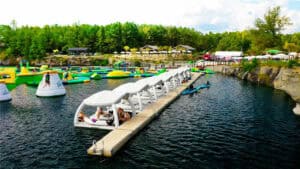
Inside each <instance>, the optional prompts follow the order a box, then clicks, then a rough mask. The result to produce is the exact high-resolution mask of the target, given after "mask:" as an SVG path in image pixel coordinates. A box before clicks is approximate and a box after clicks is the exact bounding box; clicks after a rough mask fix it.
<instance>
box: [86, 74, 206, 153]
mask: <svg viewBox="0 0 300 169" xmlns="http://www.w3.org/2000/svg"><path fill="white" fill-rule="evenodd" d="M200 76H201V74H200V73H192V79H191V80H189V81H188V82H187V83H184V84H182V85H181V86H179V87H177V88H176V89H174V90H172V91H170V92H169V93H167V95H165V96H163V97H160V98H159V99H158V100H157V101H156V102H154V103H152V104H149V105H147V106H146V107H145V108H144V110H143V111H142V112H140V113H139V114H137V115H136V116H135V117H133V118H132V119H130V120H129V121H127V122H125V123H124V124H122V125H121V126H120V127H119V128H117V129H115V130H113V131H111V132H110V133H108V134H107V135H106V136H104V137H103V138H102V139H101V140H99V141H98V142H96V143H95V144H94V145H92V146H91V147H90V148H89V149H88V150H87V153H88V154H89V155H100V156H105V157H112V156H113V155H114V154H115V153H116V152H117V151H118V150H119V149H121V148H122V146H123V145H124V144H126V142H127V141H128V140H129V139H130V138H132V137H133V136H134V135H135V134H137V133H138V132H139V131H141V130H142V129H143V128H144V127H145V126H146V125H147V124H149V123H150V122H151V121H152V120H153V119H154V117H156V116H158V115H159V113H160V112H161V111H162V110H163V109H164V108H166V107H167V106H168V105H169V104H171V103H172V102H173V101H174V100H175V99H176V98H178V97H179V96H180V95H181V92H182V91H183V90H185V89H186V88H187V87H189V86H190V85H191V84H192V83H194V82H195V81H196V80H197V79H198V78H199V77H200Z"/></svg>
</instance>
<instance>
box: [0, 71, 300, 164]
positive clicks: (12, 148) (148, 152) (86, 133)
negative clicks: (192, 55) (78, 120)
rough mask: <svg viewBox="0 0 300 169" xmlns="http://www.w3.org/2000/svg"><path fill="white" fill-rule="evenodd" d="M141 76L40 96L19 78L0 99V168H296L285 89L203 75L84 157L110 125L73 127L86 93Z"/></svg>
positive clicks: (294, 123)
mask: <svg viewBox="0 0 300 169" xmlns="http://www.w3.org/2000/svg"><path fill="white" fill-rule="evenodd" d="M136 80H138V79H134V78H130V79H118V80H113V79H102V80H99V81H91V82H90V83H87V84H74V85H67V86H65V88H66V90H67V94H66V95H65V96H62V97H54V98H40V97H36V96H35V91H36V88H32V87H27V86H25V85H21V86H19V87H18V88H16V89H15V90H13V91H12V92H11V94H12V97H13V100H12V101H11V102H5V103H0V128H1V131H0V168H45V169H47V168H210V169H211V168H212V169H214V168H245V169H247V168H249V169H250V168H251V169H252V168H256V169H257V168H258V169H259V168H272V169H277V168H278V169H279V168H280V169H281V168H298V167H299V166H300V162H299V156H300V144H299V143H300V117H298V116H295V115H294V114H293V112H292V108H293V107H294V106H295V102H294V101H293V100H292V99H291V98H290V97H289V96H288V95H287V94H285V93H284V92H282V91H279V90H274V89H272V88H269V87H264V86H258V85H256V84H252V83H249V82H245V81H239V80H237V79H235V78H232V77H224V76H221V75H206V76H203V77H202V78H201V79H199V80H198V81H196V83H195V85H194V86H196V85H198V84H202V83H205V82H206V81H207V80H209V81H210V83H211V84H212V86H211V87H210V88H209V89H202V90H200V92H198V93H195V94H194V95H192V96H189V95H185V96H181V97H179V98H178V99H177V100H175V101H174V103H172V104H171V105H170V106H168V107H167V108H166V109H165V110H164V111H163V112H162V113H161V114H160V116H159V117H157V118H156V119H155V120H154V121H152V122H151V123H150V124H149V125H148V126H147V127H146V128H145V129H143V130H142V131H141V132H140V133H139V134H138V135H137V136H135V137H134V138H133V139H131V140H130V141H129V142H128V144H126V145H125V146H124V147H123V148H122V149H121V151H120V152H118V153H117V155H116V156H115V157H113V158H111V159H108V158H100V157H92V156H88V155H87V153H86V150H87V149H88V148H89V147H90V146H91V144H92V142H93V140H99V139H100V138H102V137H103V136H104V135H106V134H107V133H108V131H102V130H95V129H92V130H91V129H83V128H74V126H73V118H74V113H75V111H76V109H77V107H78V106H79V104H80V103H81V101H82V100H83V99H85V98H86V97H88V96H90V95H91V94H93V93H95V92H98V91H100V90H105V89H113V88H115V87H117V86H118V85H120V84H122V83H125V82H131V81H136Z"/></svg>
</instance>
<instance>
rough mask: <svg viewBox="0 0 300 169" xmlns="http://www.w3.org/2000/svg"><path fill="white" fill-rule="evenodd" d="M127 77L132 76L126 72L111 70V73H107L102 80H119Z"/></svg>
mask: <svg viewBox="0 0 300 169" xmlns="http://www.w3.org/2000/svg"><path fill="white" fill-rule="evenodd" d="M127 77H132V74H131V73H130V72H127V71H122V70H113V71H111V72H109V73H108V74H107V75H106V76H104V77H103V78H107V79H121V78H127Z"/></svg>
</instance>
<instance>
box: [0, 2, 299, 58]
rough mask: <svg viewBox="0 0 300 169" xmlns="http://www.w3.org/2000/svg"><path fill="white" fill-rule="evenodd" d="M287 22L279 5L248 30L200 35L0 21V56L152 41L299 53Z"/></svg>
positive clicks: (101, 49)
mask: <svg viewBox="0 0 300 169" xmlns="http://www.w3.org/2000/svg"><path fill="white" fill-rule="evenodd" d="M291 24H292V23H291V22H290V20H289V18H287V17H285V16H280V7H274V8H272V9H269V10H268V11H267V12H266V14H265V16H264V18H257V19H256V21H255V23H254V28H253V29H249V30H244V31H237V32H223V33H212V32H209V33H205V34H204V33H201V32H199V31H197V30H195V29H192V28H186V27H175V26H162V25H149V24H142V25H138V24H135V23H133V22H125V23H120V22H115V23H112V24H109V25H87V24H76V23H75V24H73V25H66V26H61V25H46V26H43V27H36V26H22V27H17V26H16V22H15V21H13V22H12V23H11V24H10V25H0V58H2V59H5V58H6V59H7V58H16V57H20V56H21V57H25V58H26V59H29V60H31V59H41V58H43V57H45V56H47V55H49V54H52V53H55V52H56V53H63V54H65V53H67V50H68V48H73V47H86V48H88V50H89V52H90V53H102V54H105V53H113V52H115V51H117V52H120V51H124V50H130V49H131V50H138V48H140V47H142V46H144V45H146V44H148V45H157V46H159V50H170V49H171V48H172V47H174V46H177V45H179V44H184V45H190V46H192V47H194V48H196V51H197V52H200V53H204V52H207V51H211V52H213V51H217V50H228V51H231V50H235V51H243V52H244V53H246V54H262V53H264V52H265V51H266V50H267V49H278V50H283V51H286V52H291V51H295V52H300V32H297V33H293V34H281V32H282V30H284V28H285V27H286V26H288V25H291Z"/></svg>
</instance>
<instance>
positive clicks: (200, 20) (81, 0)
mask: <svg viewBox="0 0 300 169" xmlns="http://www.w3.org/2000/svg"><path fill="white" fill-rule="evenodd" d="M277 5H279V6H281V8H282V14H283V15H286V16H288V17H290V18H291V21H292V22H293V25H292V26H289V27H288V28H287V29H286V30H285V31H284V33H293V32H300V19H299V18H300V0H2V1H1V10H0V24H10V22H11V21H12V20H13V19H15V20H16V21H17V25H18V26H21V25H32V26H35V25H37V26H43V25H46V24H48V25H53V24H59V25H68V24H73V23H75V22H77V23H78V22H79V23H80V24H99V25H106V24H109V23H113V22H116V21H120V22H126V21H131V22H135V23H137V24H143V23H146V24H162V25H174V26H184V27H191V28H195V29H196V30H199V31H201V32H209V31H212V32H224V31H236V30H243V29H247V28H251V27H253V25H254V20H255V18H258V17H260V18H262V17H263V15H264V13H265V12H266V11H267V9H269V8H270V7H274V6H277Z"/></svg>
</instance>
